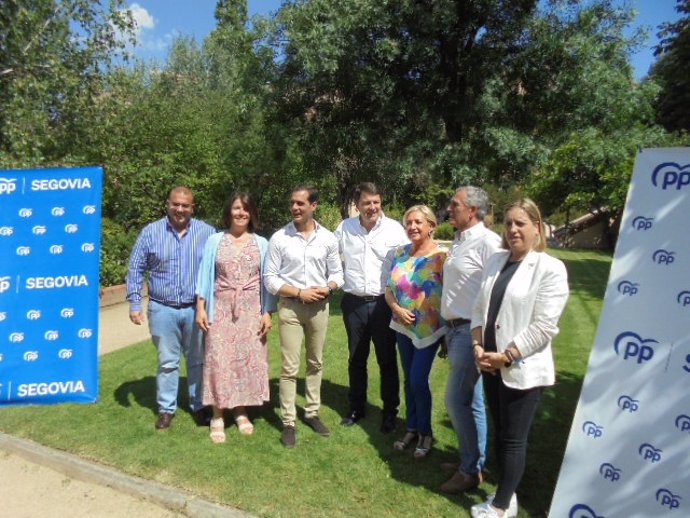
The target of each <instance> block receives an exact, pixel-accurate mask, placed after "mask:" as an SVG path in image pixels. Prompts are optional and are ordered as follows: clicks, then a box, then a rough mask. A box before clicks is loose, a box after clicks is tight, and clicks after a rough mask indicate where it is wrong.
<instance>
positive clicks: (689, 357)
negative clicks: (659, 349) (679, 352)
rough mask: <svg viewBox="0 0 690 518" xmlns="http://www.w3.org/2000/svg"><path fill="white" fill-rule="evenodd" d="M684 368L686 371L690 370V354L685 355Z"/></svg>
mask: <svg viewBox="0 0 690 518" xmlns="http://www.w3.org/2000/svg"><path fill="white" fill-rule="evenodd" d="M683 370H684V371H685V372H690V354H688V355H687V356H686V357H685V365H683Z"/></svg>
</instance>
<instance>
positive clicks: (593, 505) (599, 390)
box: [549, 148, 690, 518]
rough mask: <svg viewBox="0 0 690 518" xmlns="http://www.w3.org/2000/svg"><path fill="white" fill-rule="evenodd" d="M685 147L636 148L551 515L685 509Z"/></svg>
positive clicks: (688, 322) (689, 369)
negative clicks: (595, 334) (636, 151)
mask: <svg viewBox="0 0 690 518" xmlns="http://www.w3.org/2000/svg"><path fill="white" fill-rule="evenodd" d="M689 230H690V149H687V148H667V149H660V148H657V149H645V150H642V151H641V152H640V153H639V154H638V156H637V160H636V162H635V169H634V171H633V177H632V181H631V185H630V190H629V192H628V199H627V202H626V206H625V211H624V214H623V220H622V223H621V230H620V236H619V238H618V244H617V245H616V252H615V254H614V258H613V264H612V267H611V274H610V276H609V282H608V286H607V288H606V296H605V300H604V306H603V309H602V314H601V320H600V322H599V329H598V331H597V336H596V339H595V343H594V347H593V349H592V354H591V358H590V362H589V367H588V370H587V375H586V376H585V380H584V384H583V387H582V393H581V395H580V401H579V403H578V406H577V410H576V412H575V417H574V420H573V424H572V428H571V430H570V437H569V440H568V446H567V449H566V453H565V458H564V460H563V465H562V467H561V472H560V476H559V479H558V483H557V485H556V491H555V493H554V497H553V502H552V505H551V511H550V513H549V517H550V518H595V517H598V518H618V517H620V518H633V517H639V518H651V517H669V518H685V517H688V516H690V233H688V231H689Z"/></svg>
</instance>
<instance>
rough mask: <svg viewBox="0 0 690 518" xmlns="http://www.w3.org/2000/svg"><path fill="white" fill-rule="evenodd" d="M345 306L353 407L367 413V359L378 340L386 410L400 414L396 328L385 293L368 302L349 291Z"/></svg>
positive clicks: (343, 310) (384, 408)
mask: <svg viewBox="0 0 690 518" xmlns="http://www.w3.org/2000/svg"><path fill="white" fill-rule="evenodd" d="M341 309H342V312H343V321H344V322H345V330H346V331H347V342H348V348H349V351H350V357H349V361H348V369H347V372H348V374H349V377H350V391H349V394H348V399H349V401H350V410H351V411H354V412H361V413H364V411H365V407H366V403H367V386H368V377H367V360H368V359H369V350H370V342H371V341H373V342H374V351H375V352H376V361H377V362H378V364H379V371H380V374H381V399H382V400H383V411H384V413H389V414H393V415H395V414H397V412H398V406H399V405H400V394H399V392H400V381H399V377H398V360H397V357H396V350H395V331H393V330H392V329H391V328H390V321H391V310H390V308H389V307H388V304H386V300H385V299H384V297H383V296H381V297H377V298H376V300H372V301H365V300H364V299H363V298H361V297H356V296H354V295H350V294H349V293H345V294H344V295H343V299H342V303H341Z"/></svg>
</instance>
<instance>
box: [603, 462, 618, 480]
mask: <svg viewBox="0 0 690 518" xmlns="http://www.w3.org/2000/svg"><path fill="white" fill-rule="evenodd" d="M621 473H622V471H621V470H620V469H618V468H617V467H615V466H614V465H613V464H609V463H608V462H605V463H604V464H602V465H601V466H599V474H600V475H601V476H602V477H604V479H605V480H610V481H611V482H618V481H619V480H620V478H621Z"/></svg>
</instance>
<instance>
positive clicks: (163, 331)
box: [147, 300, 204, 414]
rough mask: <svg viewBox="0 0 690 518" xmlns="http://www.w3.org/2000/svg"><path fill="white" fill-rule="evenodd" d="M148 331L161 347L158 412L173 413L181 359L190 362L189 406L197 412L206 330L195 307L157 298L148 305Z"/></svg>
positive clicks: (199, 404)
mask: <svg viewBox="0 0 690 518" xmlns="http://www.w3.org/2000/svg"><path fill="white" fill-rule="evenodd" d="M147 313H148V319H149V331H150V332H151V338H152V339H153V343H154V345H155V346H156V348H157V349H158V374H157V375H156V400H157V401H158V411H159V412H169V413H171V414H172V413H174V412H175V410H176V409H177V390H178V385H179V381H180V360H181V358H182V355H183V354H184V356H185V359H186V361H187V386H188V388H189V406H190V407H191V409H192V411H193V412H195V411H197V410H200V409H201V408H203V406H204V405H203V403H202V395H203V391H202V383H203V378H202V371H203V367H204V348H203V341H202V338H203V333H202V332H201V329H199V327H198V326H197V325H196V323H195V322H194V314H195V311H194V306H189V307H185V308H172V307H169V306H164V305H163V304H160V303H158V302H156V301H154V300H151V301H149V305H148V310H147Z"/></svg>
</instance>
